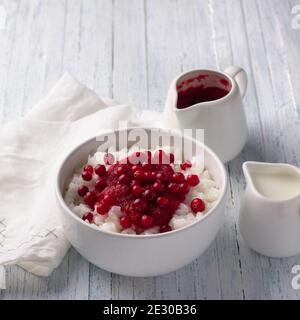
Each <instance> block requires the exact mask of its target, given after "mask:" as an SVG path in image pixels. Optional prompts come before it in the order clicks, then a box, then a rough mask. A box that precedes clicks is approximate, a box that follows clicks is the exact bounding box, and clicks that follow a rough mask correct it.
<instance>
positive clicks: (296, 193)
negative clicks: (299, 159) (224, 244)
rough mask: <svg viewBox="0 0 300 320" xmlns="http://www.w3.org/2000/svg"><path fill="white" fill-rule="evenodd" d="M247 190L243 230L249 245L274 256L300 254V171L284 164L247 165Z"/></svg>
mask: <svg viewBox="0 0 300 320" xmlns="http://www.w3.org/2000/svg"><path fill="white" fill-rule="evenodd" d="M243 171H244V175H245V178H246V183H247V187H246V190H245V193H244V196H243V198H242V202H241V208H240V215H239V227H240V232H241V234H242V236H243V238H244V240H245V243H246V245H247V246H249V247H250V248H252V249H253V250H255V251H257V252H259V253H261V254H263V255H266V256H270V257H275V258H281V257H282V258H283V257H289V256H293V255H296V254H299V253H300V169H299V168H297V167H295V166H292V165H289V164H282V163H263V162H252V161H248V162H245V163H244V164H243Z"/></svg>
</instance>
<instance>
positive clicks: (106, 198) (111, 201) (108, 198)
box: [103, 193, 116, 205]
mask: <svg viewBox="0 0 300 320" xmlns="http://www.w3.org/2000/svg"><path fill="white" fill-rule="evenodd" d="M115 199H116V198H115V196H114V195H113V194H112V193H110V194H106V195H105V196H104V197H103V202H104V203H105V204H106V205H113V204H114V202H115Z"/></svg>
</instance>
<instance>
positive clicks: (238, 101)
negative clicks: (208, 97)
mask: <svg viewBox="0 0 300 320" xmlns="http://www.w3.org/2000/svg"><path fill="white" fill-rule="evenodd" d="M197 86H198V87H200V88H207V87H217V88H220V89H224V90H226V91H227V94H226V95H225V96H223V97H221V98H219V99H216V100H213V101H204V102H200V103H196V104H194V105H191V106H189V107H186V108H184V109H180V108H178V105H177V102H178V97H179V94H180V93H181V92H182V91H184V90H188V89H190V88H191V87H197ZM246 88H247V75H246V72H245V71H244V70H243V69H241V68H239V67H236V66H230V67H228V68H227V69H226V70H225V71H224V72H217V71H213V70H192V71H189V72H185V73H182V74H180V75H179V76H178V77H176V78H175V79H174V80H173V82H172V83H171V86H170V89H169V92H168V96H167V100H166V105H165V111H164V125H165V126H166V127H167V128H179V129H193V130H195V129H204V141H203V142H204V143H205V144H206V145H208V146H209V147H210V148H212V149H213V150H214V151H215V152H216V153H217V155H218V156H219V157H220V158H221V160H222V161H223V162H227V161H229V160H231V159H233V158H234V157H235V156H236V155H237V154H238V153H239V152H240V151H241V150H242V148H243V147H244V145H245V143H246V140H247V124H246V118H245V113H244V109H243V103H242V98H243V96H244V94H245V92H246Z"/></svg>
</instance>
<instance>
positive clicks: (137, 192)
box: [131, 184, 143, 197]
mask: <svg viewBox="0 0 300 320" xmlns="http://www.w3.org/2000/svg"><path fill="white" fill-rule="evenodd" d="M131 191H132V194H133V195H134V196H135V197H139V196H141V195H142V193H143V189H142V187H141V186H140V185H138V184H134V185H133V186H132V188H131Z"/></svg>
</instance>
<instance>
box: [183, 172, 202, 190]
mask: <svg viewBox="0 0 300 320" xmlns="http://www.w3.org/2000/svg"><path fill="white" fill-rule="evenodd" d="M186 180H187V182H188V184H189V185H190V186H192V187H195V186H196V185H197V184H199V182H200V180H199V177H198V176H197V175H196V174H190V175H188V176H187V178H186Z"/></svg>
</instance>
